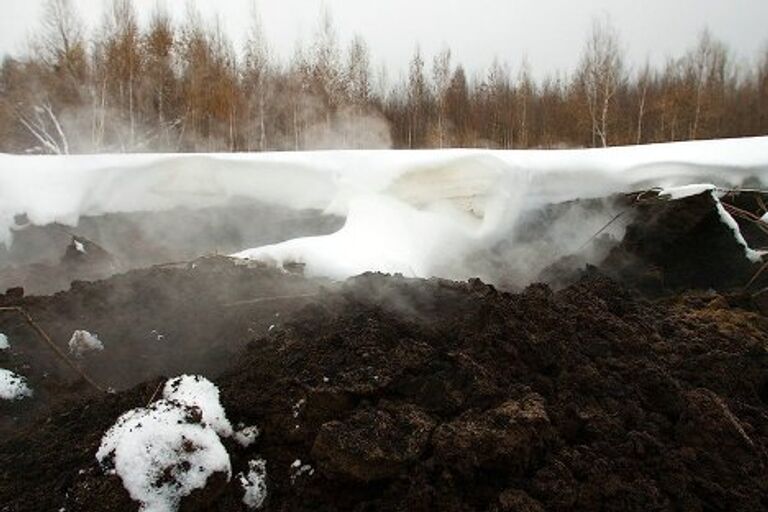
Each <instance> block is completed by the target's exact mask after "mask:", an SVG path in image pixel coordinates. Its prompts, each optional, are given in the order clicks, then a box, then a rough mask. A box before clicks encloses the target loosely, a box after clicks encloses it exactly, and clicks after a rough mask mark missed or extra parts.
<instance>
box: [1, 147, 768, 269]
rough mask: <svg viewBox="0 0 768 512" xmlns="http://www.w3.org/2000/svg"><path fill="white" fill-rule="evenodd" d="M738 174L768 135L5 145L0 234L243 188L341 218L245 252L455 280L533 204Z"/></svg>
mask: <svg viewBox="0 0 768 512" xmlns="http://www.w3.org/2000/svg"><path fill="white" fill-rule="evenodd" d="M746 180H752V183H753V186H758V185H757V184H759V185H760V186H762V184H765V183H768V137H758V138H745V139H732V140H716V141H695V142H682V143H672V144H658V145H648V146H631V147H617V148H608V149H587V150H523V151H490V150H474V149H473V150H469V149H468V150H432V151H324V152H301V153H287V152H286V153H258V154H199V155H188V154H187V155H152V154H143V155H92V156H88V155H80V156H12V155H0V240H4V241H5V242H9V241H10V240H11V229H10V228H11V227H12V226H13V222H14V216H15V215H18V214H20V213H26V214H27V218H28V219H29V220H30V222H32V223H33V224H45V223H49V222H53V221H58V222H62V223H65V224H75V223H77V221H78V218H79V217H80V216H82V215H94V214H101V213H109V212H128V211H139V210H144V211H147V210H148V211H156V210H165V209H170V208H173V207H176V206H185V207H189V208H200V207H207V206H213V205H219V204H224V203H226V202H227V201H228V200H230V199H231V198H233V197H245V198H251V199H255V200H260V201H265V202H269V203H273V204H278V205H281V206H287V207H291V208H296V209H301V208H316V209H320V210H323V211H326V212H328V213H335V214H339V215H343V216H345V217H346V223H345V225H344V226H343V228H342V229H341V230H339V231H338V232H336V233H334V234H332V235H329V236H325V237H310V238H304V239H295V240H290V241H287V242H285V243H283V244H278V245H275V246H267V247H261V248H254V249H247V248H243V249H244V250H243V251H242V252H240V253H238V254H237V256H239V257H242V258H251V259H258V260H262V261H269V262H273V263H275V264H277V265H282V264H284V263H288V262H296V263H303V264H305V272H306V273H307V274H308V275H325V276H329V277H333V278H345V277H348V276H350V275H354V274H358V273H360V272H364V271H369V270H372V271H384V272H400V273H403V274H405V275H413V276H420V277H428V276H439V277H447V278H453V279H463V278H466V277H469V276H472V275H480V276H481V277H484V276H483V275H482V272H480V271H479V270H478V269H474V268H466V267H465V265H464V263H465V262H466V260H468V259H472V258H473V255H474V254H476V253H477V252H478V251H483V250H488V249H489V248H491V247H494V246H495V245H497V244H498V243H499V241H500V240H501V239H503V238H504V237H507V236H508V235H509V234H510V232H511V231H512V230H513V229H514V227H515V226H516V223H517V221H518V220H519V219H520V217H521V215H523V214H524V213H525V212H526V211H530V210H531V209H534V208H536V207H539V206H541V205H544V204H547V203H556V202H562V201H568V200H573V199H577V198H580V199H589V198H599V197H605V196H608V195H610V194H612V193H617V192H630V191H635V190H645V189H649V188H653V187H662V188H664V187H676V186H683V185H690V184H692V183H712V184H714V185H716V186H718V187H723V188H736V187H738V186H741V185H742V184H743V183H744V182H745V181H746ZM603 222H604V221H603ZM587 228H588V229H591V228H592V226H586V227H585V229H587ZM592 233H594V231H592ZM592 233H590V235H591V234H592ZM550 252H551V251H550ZM533 259H535V255H534V258H533Z"/></svg>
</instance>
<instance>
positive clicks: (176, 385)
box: [163, 375, 232, 437]
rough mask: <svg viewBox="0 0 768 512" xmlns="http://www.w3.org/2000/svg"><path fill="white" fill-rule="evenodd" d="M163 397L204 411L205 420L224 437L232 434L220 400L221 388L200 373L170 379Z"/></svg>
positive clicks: (164, 389)
mask: <svg viewBox="0 0 768 512" xmlns="http://www.w3.org/2000/svg"><path fill="white" fill-rule="evenodd" d="M163 398H165V399H166V400H175V401H178V402H181V403H182V404H184V405H188V406H190V407H197V408H199V409H200V411H201V412H202V413H203V421H204V422H206V423H207V424H208V425H210V426H211V427H212V428H213V429H214V430H215V431H216V433H217V434H219V435H220V436H222V437H229V436H231V435H232V425H231V424H230V423H229V420H228V419H227V414H226V413H225V412H224V407H222V406H221V402H220V401H219V388H217V387H216V385H215V384H213V383H212V382H211V381H209V380H208V379H206V378H205V377H201V376H199V375H181V376H179V377H176V378H174V379H170V380H169V381H168V382H166V383H165V387H164V388H163Z"/></svg>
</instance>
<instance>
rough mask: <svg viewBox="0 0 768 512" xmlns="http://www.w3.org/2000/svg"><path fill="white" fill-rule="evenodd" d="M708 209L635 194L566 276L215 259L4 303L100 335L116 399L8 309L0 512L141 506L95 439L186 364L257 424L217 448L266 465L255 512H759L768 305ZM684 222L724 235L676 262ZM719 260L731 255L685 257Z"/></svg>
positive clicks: (100, 356)
mask: <svg viewBox="0 0 768 512" xmlns="http://www.w3.org/2000/svg"><path fill="white" fill-rule="evenodd" d="M681 204H682V203H681ZM678 206H679V205H675V207H678ZM709 206H711V205H710V204H708V203H707V202H706V201H705V200H704V199H701V198H699V199H695V200H691V201H688V206H687V207H686V208H684V209H683V211H678V210H675V209H673V210H672V211H671V212H670V211H668V209H669V208H670V207H669V205H656V206H654V205H649V206H647V207H644V208H646V210H645V211H641V212H640V213H639V215H638V219H640V220H636V221H635V222H634V224H632V226H630V229H628V233H629V236H628V237H627V239H626V240H625V242H624V243H622V244H620V245H619V246H617V247H616V248H615V249H614V250H613V251H611V253H610V254H609V256H608V257H607V258H606V260H605V261H604V262H603V264H602V265H601V266H600V268H586V269H585V268H582V269H581V270H580V271H578V272H568V273H567V275H565V274H564V273H561V274H560V276H561V279H560V282H561V283H562V285H561V286H562V287H559V288H558V289H557V290H556V291H553V289H552V288H550V287H549V286H547V285H542V284H536V285H531V286H530V287H528V288H526V289H525V290H523V291H522V292H520V293H505V292H502V291H499V290H497V289H495V288H494V287H492V286H489V285H487V284H484V283H482V282H480V281H477V280H472V281H469V282H459V283H457V282H450V281H443V280H436V279H432V280H418V279H406V278H402V277H397V276H383V275H377V274H369V275H364V276H360V277H357V278H353V279H351V280H349V281H347V282H344V283H330V282H324V281H319V280H309V279H306V278H304V277H302V276H300V275H297V274H290V273H282V272H278V271H276V270H273V269H267V268H262V267H256V268H248V267H245V266H237V265H235V264H234V263H233V262H231V261H229V260H226V259H223V258H208V259H205V260H200V261H197V262H195V263H194V264H189V265H180V266H170V267H161V268H153V269H149V270H138V271H133V272H130V273H128V274H125V275H120V276H115V277H113V278H110V279H108V280H105V281H101V282H96V283H78V284H76V285H74V286H73V288H72V290H70V291H68V292H64V293H59V294H56V295H54V296H51V297H24V298H20V297H18V294H17V295H13V294H10V295H6V296H4V297H3V298H2V299H0V302H2V303H4V304H6V305H7V304H12V305H21V306H23V307H24V308H25V309H27V310H28V311H29V312H30V314H31V315H32V316H33V317H34V318H35V320H36V321H38V322H39V323H40V325H42V326H44V328H45V329H46V330H47V331H48V332H49V333H50V334H51V336H52V338H53V339H54V340H56V341H57V343H60V344H61V345H62V346H64V345H65V344H66V340H67V339H68V336H69V335H70V334H71V332H72V330H74V329H88V330H90V331H92V332H96V333H98V334H99V336H100V338H101V339H102V340H103V341H104V345H105V350H104V351H103V352H101V353H97V354H93V355H86V356H85V357H84V358H83V359H82V360H81V361H79V363H78V364H80V365H82V367H83V368H84V369H85V370H86V371H88V373H89V374H90V375H91V376H92V377H93V378H94V379H95V380H96V381H97V382H98V383H99V384H102V385H104V386H111V387H113V388H115V389H116V390H117V392H116V393H115V394H109V395H103V394H100V393H98V392H95V391H92V390H89V388H88V387H87V386H86V385H85V384H83V383H82V382H80V383H78V382H76V379H75V378H74V377H73V373H72V372H71V370H68V369H67V368H66V367H63V366H62V365H61V364H60V363H58V362H57V361H56V359H55V358H54V357H53V356H52V355H51V353H50V352H49V351H47V350H45V349H44V347H43V346H42V345H41V344H40V342H39V340H37V339H36V338H35V337H34V334H33V333H32V332H31V331H30V329H29V328H28V327H27V326H25V325H24V324H23V323H22V322H21V320H20V319H19V318H16V317H14V316H13V315H7V314H4V316H1V317H0V331H1V332H5V333H6V334H8V335H9V338H10V339H11V340H12V350H11V352H10V353H5V354H2V355H0V358H2V359H0V363H2V364H0V366H2V367H6V368H10V369H14V370H17V371H19V372H20V373H23V374H25V375H27V376H28V377H29V379H30V383H31V385H32V387H33V388H34V389H35V391H36V396H35V398H34V399H32V400H31V401H29V402H19V403H17V404H13V405H8V404H6V405H4V406H3V407H4V409H3V410H2V411H1V412H2V416H1V418H2V419H1V420H0V510H2V511H3V512H5V511H9V512H10V511H13V512H16V511H40V510H59V509H60V508H61V507H64V509H65V510H67V511H86V510H87V511H91V510H94V511H99V510H105V511H122V510H126V511H133V510H137V509H138V506H137V504H136V503H134V502H132V501H131V500H130V498H129V497H128V495H127V493H126V492H125V491H124V489H123V487H122V485H121V483H120V481H119V480H117V479H116V478H115V477H106V476H105V475H104V474H103V473H102V471H101V469H100V468H99V467H98V464H97V463H96V460H95V456H94V454H95V451H96V449H97V447H98V445H99V442H100V439H101V436H102V435H103V433H104V431H105V430H106V429H108V428H109V427H110V426H111V425H112V424H113V423H114V421H115V419H116V418H117V417H118V416H119V415H120V414H121V413H123V412H125V411H126V410H128V409H131V408H134V407H139V406H143V405H146V404H147V403H148V402H149V401H151V400H152V398H153V396H154V395H155V394H156V391H157V389H158V386H159V385H161V384H162V383H163V382H164V381H165V378H164V377H170V376H174V375H176V374H179V373H181V372H194V373H200V374H203V375H206V376H208V377H209V378H211V380H213V381H214V382H215V383H216V384H217V385H218V386H219V388H220V390H221V395H222V404H223V405H224V407H225V409H226V411H227V414H228V416H229V419H230V420H231V421H232V423H233V424H238V423H243V424H245V425H253V424H256V425H258V426H259V427H260V428H261V430H262V433H261V436H260V437H259V438H258V440H257V442H256V443H255V444H254V445H252V446H250V447H248V448H242V447H238V446H237V445H235V444H234V443H230V442H229V441H227V449H228V450H229V453H230V457H231V460H232V464H233V472H234V473H237V472H239V471H241V470H243V469H244V468H245V467H246V466H247V464H248V461H249V460H251V459H254V458H257V457H262V458H264V459H265V460H266V461H267V474H268V478H267V480H268V481H267V484H268V492H269V496H268V498H267V502H266V504H265V507H264V509H265V510H358V511H366V510H371V511H373V510H409V511H410V510H425V511H426V510H455V511H459V510H461V511H464V510H467V511H469V510H494V511H496V510H498V511H540V510H553V511H561V510H562V511H566V510H615V511H635V510H636V511H646V510H696V511H704V510H765V509H767V508H768V466H767V464H768V453H767V452H766V449H768V351H767V349H768V317H766V316H764V315H763V314H762V313H761V311H762V310H763V302H762V298H761V294H760V293H755V292H756V291H757V290H759V289H760V286H761V285H760V284H759V283H758V284H755V285H753V286H754V288H753V289H748V290H746V291H744V283H745V282H746V281H747V280H749V278H750V276H751V275H753V274H754V271H755V268H754V265H752V264H749V263H745V262H744V261H743V260H742V259H740V258H743V251H741V250H740V248H739V246H738V245H734V244H733V243H731V242H730V241H732V240H733V238H732V236H731V237H730V238H728V236H729V233H728V232H727V231H725V232H719V231H718V230H719V229H720V226H721V223H719V222H718V221H717V218H713V217H711V216H710V212H711V210H710V209H709ZM665 215H673V216H674V217H675V218H677V219H681V218H683V217H681V215H684V218H685V219H686V220H685V225H687V226H688V229H683V228H681V222H682V221H680V222H678V223H676V224H674V226H676V228H675V229H676V230H677V231H679V233H667V235H666V236H664V237H662V239H661V240H663V241H664V243H665V244H666V245H665V246H664V250H663V251H659V250H657V249H656V247H657V246H658V243H659V239H658V238H654V237H655V236H656V235H654V236H653V237H652V236H651V235H649V234H648V233H651V232H653V233H654V234H658V233H659V232H660V231H661V228H658V229H656V230H648V229H645V230H644V226H645V225H647V224H648V223H650V222H652V221H659V220H660V219H662V220H663V218H664V216H665ZM666 224H667V223H665V222H661V223H660V225H666ZM691 230H697V231H696V233H698V237H711V240H712V241H713V242H712V243H710V244H703V245H702V247H699V248H698V250H697V252H696V253H695V257H689V258H688V259H687V260H684V261H687V262H688V264H687V265H685V264H681V263H680V260H679V258H685V254H686V251H682V250H680V248H681V247H683V246H684V244H686V243H690V242H689V240H690V232H691ZM644 233H645V234H644ZM718 233H720V234H718ZM745 235H746V233H745ZM750 236H751V237H752V236H754V237H760V236H762V235H760V234H759V233H755V234H752V235H750ZM697 239H698V238H697ZM681 244H682V245H681ZM675 251H677V252H675ZM702 251H710V252H709V257H710V258H709V259H708V258H706V257H705V256H706V255H705V254H702ZM670 253H675V254H677V256H678V258H677V259H667V258H665V257H664V255H667V254H670ZM691 254H693V253H691ZM711 258H719V259H720V260H721V261H726V263H727V268H728V269H729V270H728V271H722V270H720V271H719V272H715V273H712V274H709V277H706V278H705V277H701V276H703V275H704V274H702V273H701V272H691V271H690V269H691V268H694V269H696V268H698V269H701V268H705V267H706V266H707V265H710V266H711V265H712V264H711V261H710V260H711ZM629 262H634V263H633V264H631V265H630V264H629ZM697 265H698V267H697ZM712 268H715V267H712ZM716 268H717V269H721V268H722V265H721V266H716ZM686 275H688V276H694V277H695V278H696V279H702V281H693V282H691V280H690V279H691V278H690V277H688V278H687V277H686ZM745 277H746V279H745ZM758 281H759V280H758ZM568 283H570V284H568ZM266 297H270V298H271V299H270V300H262V299H264V298H266ZM271 326H274V327H271ZM270 327H271V329H270ZM153 331H154V332H153ZM158 335H162V336H163V339H162V340H158V339H157V338H158ZM296 460H300V461H301V465H308V466H310V467H311V469H309V468H307V469H306V470H305V471H301V472H298V473H297V471H296V469H295V468H293V469H292V464H293V463H294V462H295V461H296ZM242 494H243V490H242V488H241V487H240V484H239V483H238V481H237V480H236V479H233V480H232V481H231V482H230V483H228V484H227V483H225V482H223V481H217V482H212V483H211V484H210V485H209V486H208V488H206V490H205V492H204V493H202V494H201V495H197V496H194V497H192V498H191V499H187V500H185V501H184V502H182V510H219V511H238V510H245V507H244V505H243V504H242V502H241V497H242Z"/></svg>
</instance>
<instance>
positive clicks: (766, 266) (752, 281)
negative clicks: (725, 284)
mask: <svg viewBox="0 0 768 512" xmlns="http://www.w3.org/2000/svg"><path fill="white" fill-rule="evenodd" d="M765 269H768V261H766V262H765V263H763V264H762V265H761V266H760V268H759V269H757V272H755V275H753V276H752V279H750V280H749V282H748V283H747V284H746V285H744V291H747V290H749V287H750V286H752V285H753V284H755V281H757V278H758V277H760V276H761V275H762V273H763V272H765Z"/></svg>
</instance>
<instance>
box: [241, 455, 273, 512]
mask: <svg viewBox="0 0 768 512" xmlns="http://www.w3.org/2000/svg"><path fill="white" fill-rule="evenodd" d="M237 477H238V479H239V480H240V485H242V486H243V489H244V490H245V494H244V495H243V503H245V506H246V507H248V509H249V510H256V509H259V508H261V507H262V505H264V500H266V499H267V461H265V460H264V459H257V460H251V461H248V473H238V475H237Z"/></svg>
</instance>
